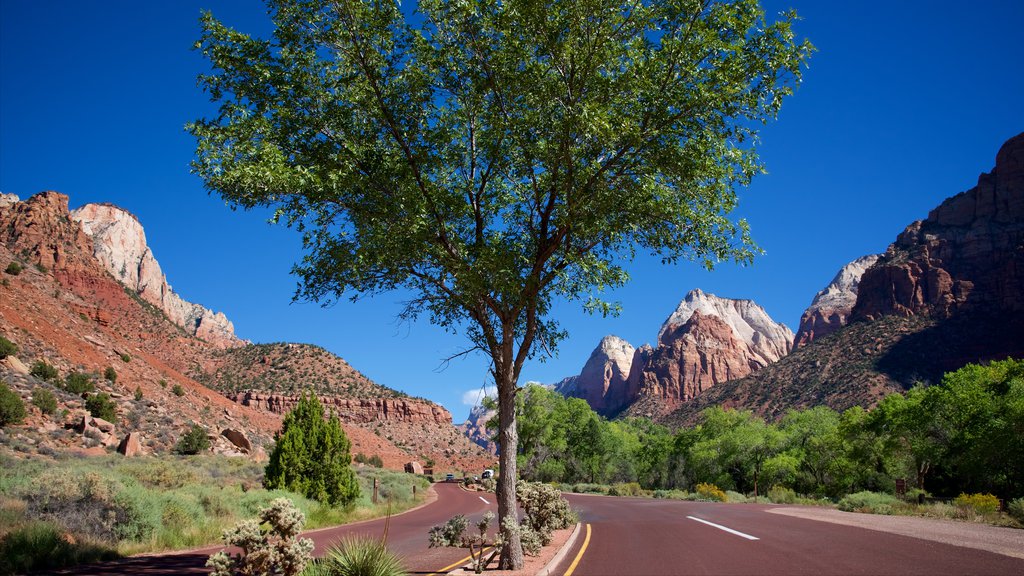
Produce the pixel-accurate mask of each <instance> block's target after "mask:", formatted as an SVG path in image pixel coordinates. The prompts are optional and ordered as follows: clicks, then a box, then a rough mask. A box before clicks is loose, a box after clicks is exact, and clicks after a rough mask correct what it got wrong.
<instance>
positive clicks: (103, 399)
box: [85, 392, 117, 422]
mask: <svg viewBox="0 0 1024 576" xmlns="http://www.w3.org/2000/svg"><path fill="white" fill-rule="evenodd" d="M85 409H86V410H88V411H89V414H92V415H93V416H94V417H96V418H102V419H104V420H106V421H107V422H114V421H115V420H117V403H116V402H114V400H113V399H111V397H110V394H107V393H106V392H100V393H99V394H93V395H91V396H89V397H88V398H86V399H85Z"/></svg>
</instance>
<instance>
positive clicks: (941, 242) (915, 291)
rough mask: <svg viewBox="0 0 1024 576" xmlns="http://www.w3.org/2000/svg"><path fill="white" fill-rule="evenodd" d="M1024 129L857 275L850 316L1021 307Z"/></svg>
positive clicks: (1001, 311)
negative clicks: (967, 185) (971, 183)
mask: <svg viewBox="0 0 1024 576" xmlns="http://www.w3.org/2000/svg"><path fill="white" fill-rule="evenodd" d="M1022 295H1024V133H1022V134H1019V135H1017V136H1015V137H1014V138H1011V139H1010V140H1008V141H1007V142H1006V143H1005V144H1003V146H1002V148H1001V149H1000V150H999V153H998V154H997V155H996V166H995V168H994V169H993V170H992V172H990V173H988V174H982V175H981V176H980V177H979V178H978V184H977V186H975V187H974V188H972V189H970V190H968V191H966V192H962V193H960V194H957V195H956V196H953V197H952V198H949V199H947V200H946V201H944V202H943V203H942V204H940V205H939V206H938V207H937V208H935V209H934V210H932V211H931V213H929V214H928V218H926V219H925V220H920V221H917V222H914V223H912V224H911V225H909V226H907V228H906V229H905V230H904V231H903V233H902V234H900V235H899V236H898V237H897V239H896V242H894V243H893V244H892V245H890V246H889V249H888V250H887V251H886V253H885V254H884V255H882V257H881V258H880V259H879V261H878V262H877V263H876V264H875V265H874V266H873V267H871V268H870V269H869V270H868V271H867V272H866V273H865V274H864V276H863V278H861V283H860V290H859V292H858V296H857V304H856V306H855V308H854V311H853V316H854V318H856V319H864V320H875V319H878V318H880V317H882V316H885V315H890V314H894V315H899V316H912V315H923V316H930V317H933V318H938V319H946V318H951V317H953V316H956V315H958V314H961V313H969V312H978V313H990V314H998V315H1002V316H1005V315H1006V314H1011V315H1015V314H1021V313H1022V312H1024V296H1022Z"/></svg>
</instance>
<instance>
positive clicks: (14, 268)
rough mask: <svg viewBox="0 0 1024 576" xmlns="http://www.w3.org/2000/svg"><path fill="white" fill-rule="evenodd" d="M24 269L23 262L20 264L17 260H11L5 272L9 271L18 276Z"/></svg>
mask: <svg viewBox="0 0 1024 576" xmlns="http://www.w3.org/2000/svg"><path fill="white" fill-rule="evenodd" d="M22 270H24V267H22V265H21V264H18V263H17V262H11V263H10V264H8V265H7V268H5V269H4V272H7V273H8V274H10V275H11V276H17V275H18V274H21V271H22Z"/></svg>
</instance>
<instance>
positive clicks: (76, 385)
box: [64, 372, 96, 394]
mask: <svg viewBox="0 0 1024 576" xmlns="http://www.w3.org/2000/svg"><path fill="white" fill-rule="evenodd" d="M64 389H65V390H67V391H68V392H70V393H72V394H85V393H87V392H92V391H93V390H95V389H96V384H95V383H93V380H92V377H91V376H89V375H88V374H83V373H81V372H71V373H70V374H68V375H67V377H65V378H64Z"/></svg>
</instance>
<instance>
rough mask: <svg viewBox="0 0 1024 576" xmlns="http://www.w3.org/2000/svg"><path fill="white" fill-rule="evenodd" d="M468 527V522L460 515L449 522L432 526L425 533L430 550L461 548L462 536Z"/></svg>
mask: <svg viewBox="0 0 1024 576" xmlns="http://www.w3.org/2000/svg"><path fill="white" fill-rule="evenodd" d="M468 527H469V520H466V517H465V516H463V515H462V514H459V515H458V516H455V517H454V518H452V519H451V520H449V521H447V522H445V523H444V524H441V525H440V526H434V527H433V528H431V529H430V531H429V532H428V533H427V537H428V539H429V541H430V547H431V548H452V547H459V546H462V536H463V534H465V532H466V528H468Z"/></svg>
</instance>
